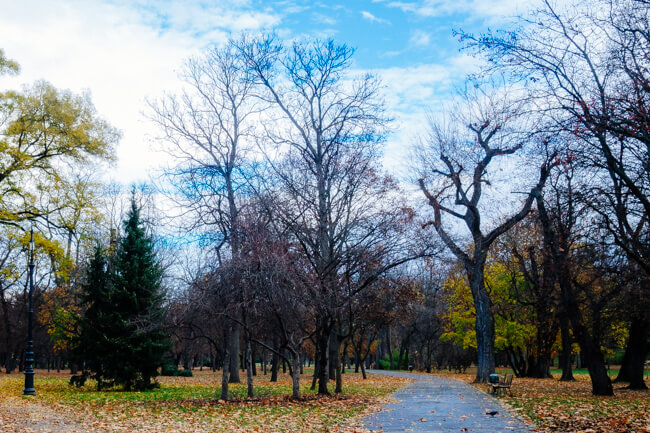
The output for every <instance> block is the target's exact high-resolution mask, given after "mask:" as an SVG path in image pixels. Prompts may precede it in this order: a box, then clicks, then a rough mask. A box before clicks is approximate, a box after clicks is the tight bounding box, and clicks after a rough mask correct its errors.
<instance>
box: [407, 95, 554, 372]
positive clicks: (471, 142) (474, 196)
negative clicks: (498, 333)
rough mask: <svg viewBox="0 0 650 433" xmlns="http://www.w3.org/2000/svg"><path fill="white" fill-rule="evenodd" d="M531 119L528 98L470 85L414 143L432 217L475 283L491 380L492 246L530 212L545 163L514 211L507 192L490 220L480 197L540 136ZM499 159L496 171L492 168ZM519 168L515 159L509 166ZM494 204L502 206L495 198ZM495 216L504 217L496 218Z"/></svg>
mask: <svg viewBox="0 0 650 433" xmlns="http://www.w3.org/2000/svg"><path fill="white" fill-rule="evenodd" d="M527 123H528V120H527V117H526V114H525V104H524V103H523V102H522V101H521V100H517V99H515V98H513V97H512V95H509V94H508V92H506V91H505V90H504V89H502V88H496V89H490V90H484V88H482V87H480V86H473V85H471V86H468V89H467V90H466V91H465V92H464V93H463V99H462V104H461V105H459V106H458V107H457V108H456V109H455V110H454V111H453V113H451V115H450V117H449V119H448V120H447V124H445V123H444V121H435V120H433V119H432V121H431V125H430V129H429V134H428V136H427V137H426V139H425V140H423V141H422V143H421V145H420V146H419V147H418V148H417V151H416V154H417V159H418V164H419V166H420V173H421V178H420V179H419V181H418V183H419V186H420V189H421V190H422V192H423V194H424V195H425V197H426V199H427V201H428V204H429V206H430V207H431V210H432V211H433V215H432V217H433V218H432V220H431V221H430V222H428V223H427V225H432V226H433V227H434V229H435V230H436V232H437V233H438V235H439V236H440V237H441V238H442V240H443V241H444V243H445V245H446V246H447V248H448V249H449V250H450V251H451V252H452V253H453V254H454V255H455V256H456V258H457V259H458V260H459V261H460V262H461V263H462V265H463V267H464V269H465V272H466V274H467V279H468V281H469V286H470V288H471V291H472V296H473V299H474V307H475V308H476V339H477V349H478V369H477V373H476V381H477V382H486V381H487V380H488V376H489V375H490V374H491V373H493V372H494V366H495V361H494V317H493V313H492V311H491V309H490V297H489V294H488V292H487V290H486V288H485V282H484V269H485V261H486V259H487V255H488V251H489V249H490V246H491V245H492V244H493V243H494V241H495V240H497V238H498V237H499V236H501V235H503V234H504V233H506V232H507V231H508V230H509V229H510V228H512V227H513V226H514V225H515V224H517V223H518V222H519V221H521V220H522V219H523V218H524V217H525V216H526V214H528V212H529V211H530V209H531V206H532V204H533V201H534V199H535V196H537V195H539V194H540V192H541V190H542V187H543V186H544V182H545V181H546V178H547V176H548V165H547V163H546V162H544V163H543V164H542V165H541V169H540V172H539V175H538V177H537V180H536V182H535V184H534V185H533V186H532V187H529V188H530V189H529V191H528V192H526V193H524V197H525V198H524V200H523V203H521V204H520V205H519V206H520V207H519V210H518V211H516V212H514V213H511V215H508V212H507V210H508V209H507V207H508V206H507V204H505V203H507V201H506V200H507V199H505V198H504V197H503V196H502V197H500V200H502V202H503V203H504V205H501V206H500V210H501V212H499V215H493V217H492V221H487V224H486V222H483V221H482V218H483V217H484V215H485V214H486V213H488V210H487V208H486V204H485V203H484V202H485V199H484V200H483V202H482V201H481V199H482V198H484V197H485V193H486V189H487V190H488V191H489V190H490V187H491V186H492V185H493V183H494V182H496V181H498V180H499V178H498V176H495V173H496V174H498V173H499V170H498V168H496V167H494V166H495V165H497V164H498V163H499V162H498V159H499V158H501V159H504V158H506V157H508V156H511V155H514V154H515V153H517V152H518V151H523V150H526V149H531V147H532V144H533V142H534V136H533V134H532V133H531V131H532V130H531V129H529V128H527V127H526V126H530V125H527ZM520 153H521V152H520ZM495 161H496V162H495ZM506 161H507V159H506ZM511 164H512V163H511ZM493 167H494V171H490V170H492V169H493ZM514 169H515V167H514V166H511V167H508V168H507V169H506V170H507V171H513V170H514ZM502 173H503V172H502ZM494 185H495V187H496V186H497V184H496V183H495V184H494ZM501 193H502V194H507V193H508V191H501ZM487 199H488V200H489V199H490V197H489V196H488V197H487ZM492 199H494V196H493V197H492ZM490 204H491V205H492V207H494V206H498V205H496V204H495V203H494V202H492V201H490ZM487 206H490V205H487ZM514 206H515V205H513V207H514ZM504 208H505V209H504ZM452 221H456V222H452ZM495 221H499V222H498V223H496V224H495ZM458 223H460V224H462V226H463V228H464V229H465V230H466V232H467V234H468V235H469V236H468V237H469V239H468V238H467V237H465V238H462V240H461V239H458V237H457V236H455V233H456V228H458V229H459V230H460V226H459V225H458ZM454 224H456V225H454ZM486 228H488V230H487V232H486V231H485V230H486ZM467 239H468V240H469V242H468V240H467Z"/></svg>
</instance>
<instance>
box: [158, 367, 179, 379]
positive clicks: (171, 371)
mask: <svg viewBox="0 0 650 433" xmlns="http://www.w3.org/2000/svg"><path fill="white" fill-rule="evenodd" d="M176 373H178V367H177V366H175V365H170V364H165V365H163V366H162V368H161V369H160V375H161V376H176Z"/></svg>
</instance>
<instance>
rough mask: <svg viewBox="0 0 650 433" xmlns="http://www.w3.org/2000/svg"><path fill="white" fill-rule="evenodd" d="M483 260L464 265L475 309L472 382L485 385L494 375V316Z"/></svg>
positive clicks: (479, 259)
mask: <svg viewBox="0 0 650 433" xmlns="http://www.w3.org/2000/svg"><path fill="white" fill-rule="evenodd" d="M484 263H485V258H481V257H479V258H478V259H475V260H474V262H473V263H471V264H466V265H465V269H466V271H467V275H468V277H469V285H470V288H471V290H472V297H473V298H474V308H475V309H476V349H477V352H478V360H477V366H476V378H475V379H474V382H480V383H487V382H488V379H489V377H490V374H492V373H494V370H495V362H494V316H493V315H492V310H491V309H490V297H489V295H488V293H487V290H486V289H485V280H484V275H483V271H484Z"/></svg>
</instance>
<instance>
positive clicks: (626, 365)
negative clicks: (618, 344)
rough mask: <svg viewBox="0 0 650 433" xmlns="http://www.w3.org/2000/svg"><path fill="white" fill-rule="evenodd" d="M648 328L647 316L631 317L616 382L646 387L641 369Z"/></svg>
mask: <svg viewBox="0 0 650 433" xmlns="http://www.w3.org/2000/svg"><path fill="white" fill-rule="evenodd" d="M649 330H650V325H649V323H648V319H647V316H643V317H640V316H637V317H634V318H633V319H632V323H631V324H630V335H629V337H628V340H627V346H626V348H625V355H624V356H623V362H622V364H621V370H620V371H619V373H618V377H617V378H616V382H629V383H630V385H629V386H628V388H629V389H648V386H647V385H646V383H645V381H644V380H643V370H644V367H645V365H644V363H645V359H646V353H647V350H648V331H649Z"/></svg>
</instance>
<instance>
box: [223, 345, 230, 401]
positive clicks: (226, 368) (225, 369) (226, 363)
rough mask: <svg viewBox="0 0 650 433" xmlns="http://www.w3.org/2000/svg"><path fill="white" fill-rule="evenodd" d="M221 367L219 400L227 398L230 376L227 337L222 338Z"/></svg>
mask: <svg viewBox="0 0 650 433" xmlns="http://www.w3.org/2000/svg"><path fill="white" fill-rule="evenodd" d="M224 346H225V352H224V354H223V369H222V371H221V400H228V382H229V380H228V379H229V376H230V359H231V357H230V349H229V341H228V339H227V338H226V339H224Z"/></svg>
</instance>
